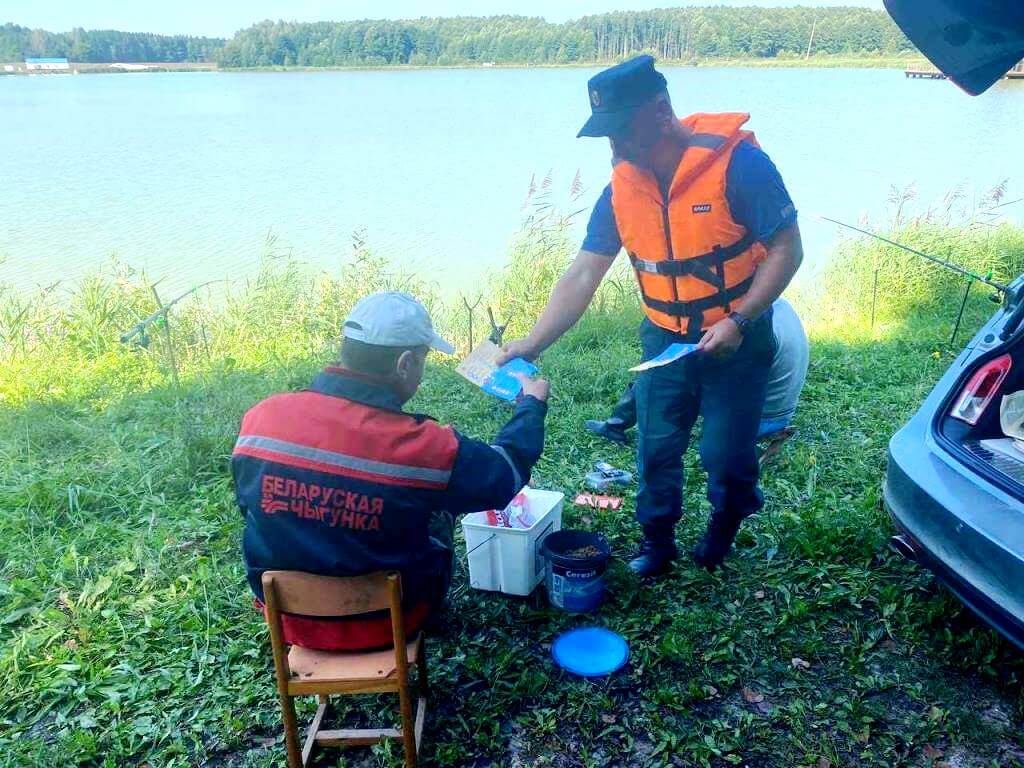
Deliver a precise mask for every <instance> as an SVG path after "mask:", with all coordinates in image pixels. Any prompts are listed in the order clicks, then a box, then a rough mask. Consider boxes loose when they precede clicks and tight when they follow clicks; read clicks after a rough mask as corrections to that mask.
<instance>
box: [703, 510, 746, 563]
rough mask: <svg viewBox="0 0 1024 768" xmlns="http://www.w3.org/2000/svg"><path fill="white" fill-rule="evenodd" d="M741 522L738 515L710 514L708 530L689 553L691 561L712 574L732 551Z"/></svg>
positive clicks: (740, 517) (741, 519)
mask: <svg viewBox="0 0 1024 768" xmlns="http://www.w3.org/2000/svg"><path fill="white" fill-rule="evenodd" d="M742 522H743V517H742V516H739V515H730V514H724V513H720V512H714V513H712V515H711V519H710V520H709V521H708V529H707V530H706V531H705V532H704V535H703V536H701V539H700V541H698V542H697V546H695V547H694V548H693V552H691V553H690V554H691V557H693V561H694V562H695V563H697V565H699V566H701V567H703V568H707V569H708V571H710V572H712V573H714V570H715V569H716V568H717V567H718V566H720V565H721V564H722V562H723V561H724V560H725V556H726V555H727V554H729V550H730V549H732V543H733V541H735V540H736V534H737V533H739V530H740V523H742Z"/></svg>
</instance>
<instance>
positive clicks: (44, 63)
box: [25, 58, 71, 72]
mask: <svg viewBox="0 0 1024 768" xmlns="http://www.w3.org/2000/svg"><path fill="white" fill-rule="evenodd" d="M25 69H27V70H28V71H29V72H67V71H69V70H70V69H71V66H70V65H69V64H68V60H67V59H57V58H52V59H25Z"/></svg>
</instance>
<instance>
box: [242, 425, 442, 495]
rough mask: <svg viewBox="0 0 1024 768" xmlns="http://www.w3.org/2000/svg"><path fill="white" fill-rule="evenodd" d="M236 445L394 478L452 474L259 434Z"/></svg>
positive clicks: (423, 478)
mask: <svg viewBox="0 0 1024 768" xmlns="http://www.w3.org/2000/svg"><path fill="white" fill-rule="evenodd" d="M239 448H250V449H255V450H262V451H270V452H272V453H276V454H280V455H281V456H291V457H293V458H296V459H303V460H305V461H315V462H317V463H319V464H324V465H326V466H330V467H337V468H338V469H348V470H352V471H353V472H363V473H366V474H371V475H379V476H380V477H390V478H394V479H396V480H419V481H422V482H427V483H438V484H441V485H444V484H446V483H447V482H448V480H449V479H450V478H451V476H452V473H451V472H450V471H448V470H443V469H430V468H427V467H412V466H407V465H403V464H389V463H387V462H383V461H373V460H372V459H363V458H360V457H358V456H349V455H347V454H344V453H336V452H334V451H325V450H323V449H322V448H312V447H310V446H308V445H299V444H298V443H290V442H287V441H285V440H277V439H275V438H273V437H262V436H260V435H245V436H242V437H239V438H238V442H236V443H235V449H236V450H237V449H239Z"/></svg>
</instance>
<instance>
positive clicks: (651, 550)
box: [629, 532, 679, 578]
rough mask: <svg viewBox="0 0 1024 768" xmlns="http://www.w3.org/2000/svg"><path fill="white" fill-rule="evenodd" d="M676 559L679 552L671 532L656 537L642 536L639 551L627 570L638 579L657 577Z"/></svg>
mask: <svg viewBox="0 0 1024 768" xmlns="http://www.w3.org/2000/svg"><path fill="white" fill-rule="evenodd" d="M677 557H679V550H677V549H676V542H675V537H674V536H673V535H672V533H671V532H669V533H666V534H661V535H658V536H651V535H649V534H644V540H643V541H642V542H640V551H639V552H638V553H637V556H636V557H634V558H633V559H632V560H630V561H629V568H630V570H631V571H633V573H635V574H636V575H637V576H639V577H640V578H647V577H649V576H659V575H661V574H663V573H665V571H667V570H668V569H669V567H671V565H672V561H673V560H675V559H676V558H677Z"/></svg>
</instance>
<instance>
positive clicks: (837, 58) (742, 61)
mask: <svg viewBox="0 0 1024 768" xmlns="http://www.w3.org/2000/svg"><path fill="white" fill-rule="evenodd" d="M614 63H615V62H609V61H604V62H602V61H588V62H573V63H571V64H542V63H533V64H527V63H519V64H488V66H489V67H493V68H494V69H565V68H575V69H578V68H593V67H606V66H610V65H611V64H614ZM658 63H659V65H660V66H665V67H678V66H701V67H758V68H762V67H767V68H787V69H803V68H808V67H811V68H822V67H824V68H828V69H837V68H841V69H906V68H907V67H909V66H911V65H915V66H922V67H924V66H928V63H927V62H926V61H925V60H924V59H922V58H921V57H920V56H915V55H912V54H904V55H902V56H900V55H882V54H872V53H865V54H860V55H858V54H842V55H835V54H814V55H813V56H810V57H809V58H804V57H803V56H800V55H781V56H772V57H766V56H746V57H739V58H729V57H724V56H722V57H717V56H708V57H703V58H693V59H686V60H675V59H659V62H658ZM480 66H481V65H480V64H479V63H477V64H474V63H472V62H464V63H462V64H390V65H389V64H384V65H381V64H367V65H358V64H352V65H347V66H340V65H339V66H330V67H304V66H297V65H296V66H281V65H276V66H267V67H222V68H221V71H222V72H252V71H260V72H318V71H324V70H337V71H349V70H360V69H374V70H376V69H399V70H416V69H471V68H476V67H480Z"/></svg>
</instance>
